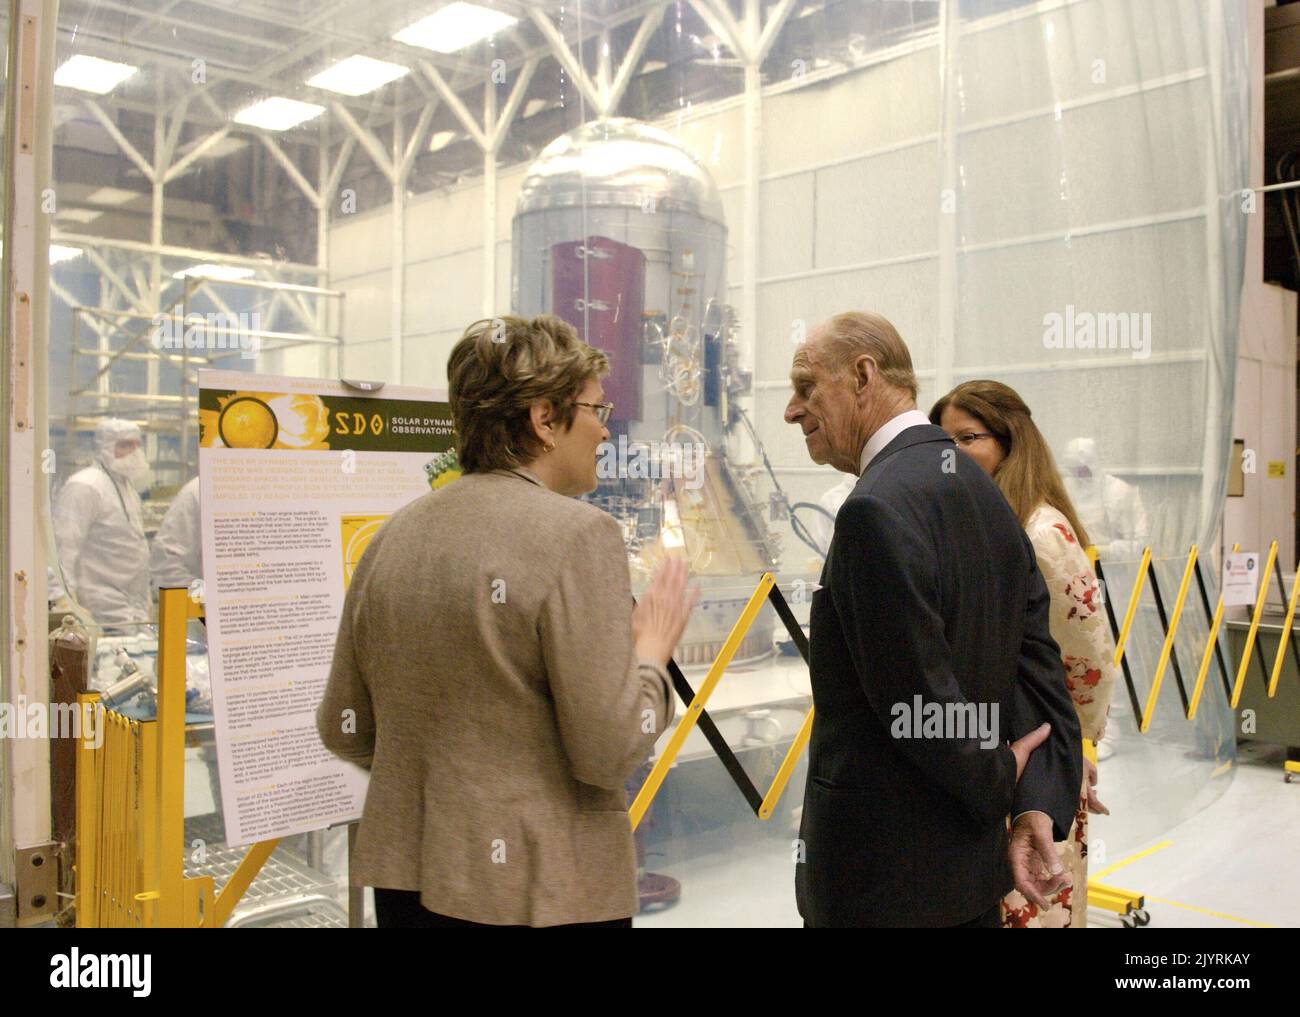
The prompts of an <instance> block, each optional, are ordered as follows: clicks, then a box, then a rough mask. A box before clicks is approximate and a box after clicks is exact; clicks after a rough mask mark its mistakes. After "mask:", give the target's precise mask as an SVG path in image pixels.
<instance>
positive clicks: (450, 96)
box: [419, 60, 490, 148]
mask: <svg viewBox="0 0 1300 1017" xmlns="http://www.w3.org/2000/svg"><path fill="white" fill-rule="evenodd" d="M419 66H420V73H422V74H423V75H424V76H425V77H426V78H428V79H429V82H430V84H432V85H433V87H434V88H436V89H437V90H438V94H439V95H440V96H442V101H443V102H445V103H446V104H447V105H448V107H450V109H451V111H452V113H454V114H455V115H456V119H457V120H459V121H460V122H461V126H463V127H464V128H465V130H467V131H469V133H470V137H472V138H473V139H474V140H475V141H476V142H478V146H479V148H487V147H488V142H487V137H486V135H485V134H484V133H483V129H482V128H481V127H480V126H479V125H478V121H476V120H475V119H474V115H473V114H472V113H470V111H469V109H468V108H467V107H466V106H465V103H463V102H462V101H461V98H460V96H459V95H457V94H456V93H455V92H453V91H452V89H451V86H450V85H448V84H447V82H446V80H445V79H444V78H443V76H442V75H441V74H440V73H439V72H438V69H437V68H436V67H434V66H433V65H432V64H430V63H429V62H428V61H427V60H421V61H420V64H419ZM489 80H490V79H489Z"/></svg>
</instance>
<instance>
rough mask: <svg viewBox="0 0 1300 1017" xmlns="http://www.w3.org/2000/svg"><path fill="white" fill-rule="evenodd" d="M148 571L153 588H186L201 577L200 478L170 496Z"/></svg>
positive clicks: (154, 540)
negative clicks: (174, 495) (173, 496)
mask: <svg viewBox="0 0 1300 1017" xmlns="http://www.w3.org/2000/svg"><path fill="white" fill-rule="evenodd" d="M150 563H151V564H150V571H151V572H152V574H153V585H154V587H155V588H162V587H164V586H184V587H186V588H189V587H190V585H191V584H192V583H193V582H194V580H196V579H202V578H203V544H202V542H201V539H200V536H199V478H198V477H195V478H194V479H193V480H191V481H190V482H189V483H188V484H186V485H185V486H184V487H182V488H181V489H180V490H179V491H178V492H177V493H176V497H175V498H173V499H172V503H171V507H170V508H168V509H167V514H166V515H165V516H163V521H162V523H161V524H160V525H159V527H158V532H157V534H155V535H154V538H153V548H152V550H151V552H150Z"/></svg>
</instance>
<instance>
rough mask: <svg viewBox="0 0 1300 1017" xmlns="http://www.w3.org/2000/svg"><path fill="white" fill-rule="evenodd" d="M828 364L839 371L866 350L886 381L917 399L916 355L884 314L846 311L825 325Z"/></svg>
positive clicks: (825, 360) (825, 356) (825, 349)
mask: <svg viewBox="0 0 1300 1017" xmlns="http://www.w3.org/2000/svg"><path fill="white" fill-rule="evenodd" d="M824 331H825V335H824V338H823V343H824V347H823V349H824V351H825V352H824V355H823V360H824V363H825V364H826V365H827V366H828V367H831V368H834V369H836V370H839V369H841V368H845V367H848V365H849V364H851V363H853V361H854V360H855V359H856V358H858V357H860V356H862V355H863V354H864V353H865V354H866V355H867V356H869V357H871V359H872V360H874V361H875V362H876V367H877V368H878V369H879V370H880V376H881V378H883V379H884V381H885V383H886V384H888V385H890V386H892V387H893V388H896V389H900V390H901V391H904V392H907V393H908V394H909V395H911V397H912V400H913V401H915V400H916V394H917V385H916V372H915V371H914V370H912V354H911V353H910V352H908V349H907V343H905V342H903V338H902V336H900V335H899V334H898V329H896V328H894V326H893V325H892V324H890V322H889V319H888V318H886V317H884V315H880V314H874V313H872V312H871V311H846V312H845V313H844V314H837V315H835V317H833V318H831V319H830V321H828V322H826V324H825V326H824Z"/></svg>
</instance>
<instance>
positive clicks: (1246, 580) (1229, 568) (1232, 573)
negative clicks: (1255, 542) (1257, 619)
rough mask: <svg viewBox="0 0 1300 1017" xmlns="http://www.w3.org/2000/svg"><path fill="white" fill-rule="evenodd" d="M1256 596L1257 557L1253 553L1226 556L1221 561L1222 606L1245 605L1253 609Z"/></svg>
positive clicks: (1257, 583)
mask: <svg viewBox="0 0 1300 1017" xmlns="http://www.w3.org/2000/svg"><path fill="white" fill-rule="evenodd" d="M1258 595H1259V555H1258V554H1256V553H1254V552H1253V551H1252V552H1249V553H1247V552H1239V553H1232V554H1229V555H1227V556H1226V557H1225V558H1224V559H1223V604H1224V606H1225V607H1238V606H1240V605H1242V604H1247V605H1249V606H1251V607H1254V606H1255V598H1256V597H1257V596H1258Z"/></svg>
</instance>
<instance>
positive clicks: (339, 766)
mask: <svg viewBox="0 0 1300 1017" xmlns="http://www.w3.org/2000/svg"><path fill="white" fill-rule="evenodd" d="M199 389H200V391H199V418H200V427H201V431H200V437H199V492H200V504H201V507H202V508H201V511H202V518H203V577H204V599H205V602H206V615H207V627H208V659H209V665H210V669H211V675H212V702H213V713H214V715H215V721H216V743H217V758H218V765H219V768H220V773H221V799H222V807H223V810H224V813H225V820H226V839H227V842H228V843H230V844H232V845H236V844H249V843H253V842H255V841H261V840H267V839H269V838H272V837H285V836H289V835H292V834H297V833H304V832H306V831H309V830H318V829H321V828H322V827H325V826H328V825H332V824H334V823H340V822H347V821H351V820H354V819H357V818H359V817H360V815H361V807H362V804H363V803H364V800H365V789H366V775H365V773H364V771H362V770H361V769H359V768H358V767H356V766H353V765H351V764H349V763H345V762H343V761H342V760H340V759H338V758H337V757H335V756H334V755H332V754H331V753H330V752H329V751H328V750H327V749H326V748H325V747H324V746H323V745H322V744H321V742H320V738H319V736H318V735H317V733H316V716H315V715H316V706H317V704H318V703H319V702H320V701H321V699H322V698H323V696H324V690H325V683H326V681H327V679H328V678H329V671H330V662H331V660H332V659H333V653H334V638H335V634H336V632H337V630H338V623H339V617H340V615H341V614H342V610H343V596H344V592H345V591H346V589H347V584H348V582H349V580H350V579H351V578H352V573H353V571H354V570H355V569H356V565H357V562H359V561H360V560H361V555H362V554H363V553H364V551H365V549H366V546H367V544H369V542H370V540H371V538H373V537H374V535H375V533H376V532H378V530H379V528H380V526H382V525H383V523H384V520H385V519H387V518H388V517H389V516H390V515H392V513H393V512H395V511H396V510H397V509H399V508H401V507H402V506H403V505H405V504H407V503H408V502H410V501H412V500H413V499H415V498H418V497H420V495H422V494H425V493H427V492H428V491H429V490H430V489H431V488H434V487H440V486H442V485H443V484H446V483H449V482H451V481H452V480H454V479H455V478H456V477H458V476H459V475H460V471H459V468H458V465H457V463H456V453H455V437H454V434H453V430H452V418H451V409H450V407H449V406H448V405H447V401H446V395H445V393H442V392H437V391H433V390H431V389H417V388H409V387H399V386H384V387H383V388H381V389H380V390H379V391H377V392H374V393H365V392H360V391H357V390H355V389H353V388H351V387H349V386H347V385H345V384H343V383H342V382H338V381H319V380H315V379H306V378H283V377H272V376H266V375H252V374H247V373H244V372H234V371H203V372H201V373H200V375H199Z"/></svg>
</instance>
